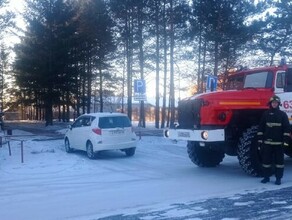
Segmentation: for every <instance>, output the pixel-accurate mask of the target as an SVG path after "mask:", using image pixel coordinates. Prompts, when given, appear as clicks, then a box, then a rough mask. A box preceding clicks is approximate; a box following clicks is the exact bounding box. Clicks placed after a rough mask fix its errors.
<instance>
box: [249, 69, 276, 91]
mask: <svg viewBox="0 0 292 220" xmlns="http://www.w3.org/2000/svg"><path fill="white" fill-rule="evenodd" d="M272 83H273V74H272V73H271V72H257V73H252V74H248V75H246V76H245V80H244V86H243V88H271V87H272Z"/></svg>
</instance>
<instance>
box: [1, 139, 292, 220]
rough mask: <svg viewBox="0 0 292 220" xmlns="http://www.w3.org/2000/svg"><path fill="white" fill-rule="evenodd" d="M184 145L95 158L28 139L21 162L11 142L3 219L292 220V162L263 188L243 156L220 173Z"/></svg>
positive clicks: (145, 142)
mask: <svg viewBox="0 0 292 220" xmlns="http://www.w3.org/2000/svg"><path fill="white" fill-rule="evenodd" d="M34 139H35V138H34ZM40 139H42V137H38V138H37V139H36V140H40ZM185 144H186V143H185V142H178V143H173V142H171V141H170V140H166V139H164V138H161V137H142V139H141V140H140V141H139V144H138V149H137V151H136V154H135V156H134V157H126V156H125V155H124V153H122V152H119V151H109V152H103V153H101V154H100V155H99V157H98V158H97V159H96V160H89V159H88V158H87V157H86V155H85V154H84V153H82V152H75V153H73V154H67V153H66V152H64V149H63V147H64V146H63V141H62V140H51V141H33V140H31V139H30V138H29V137H27V140H26V141H25V142H24V163H21V161H20V144H19V142H18V141H13V142H11V148H12V156H9V155H8V149H7V145H4V147H3V148H0V181H1V184H0V213H1V219H4V220H22V219H23V220H27V219H31V220H38V219H42V220H46V219H54V220H55V219H78V220H83V219H84V220H89V219H98V218H104V219H145V220H148V219H194V218H197V219H224V218H232V219H252V216H253V214H257V217H259V216H263V217H264V216H266V217H267V215H269V216H270V215H271V216H273V215H274V214H275V213H276V214H277V213H278V215H277V216H278V219H281V218H280V217H281V216H282V217H283V216H286V219H287V215H288V214H289V212H290V210H292V209H291V208H292V204H291V198H290V196H289V195H290V193H288V192H291V189H292V160H291V159H290V158H287V159H286V161H285V162H286V172H285V177H284V179H283V185H281V186H276V185H274V184H273V182H271V183H269V184H265V185H263V184H261V183H259V181H260V179H258V178H254V177H250V176H247V175H246V174H244V173H243V171H241V168H240V167H239V164H238V161H237V159H236V157H226V158H225V159H224V161H223V163H222V164H221V165H220V166H219V167H217V168H198V167H196V166H195V165H193V164H192V163H191V161H190V160H189V158H188V156H187V153H186V148H185ZM272 180H273V179H272ZM273 181H274V180H273ZM280 206H281V208H279V207H280ZM236 210H237V211H236ZM243 210H249V212H246V211H243ZM252 210H254V212H253V211H252ZM284 211H285V212H284ZM252 213H253V214H252ZM240 216H242V218H241V217H240ZM288 216H289V215H288ZM257 219H260V218H257ZM262 219H264V218H262ZM274 219H275V218H274ZM283 219H284V217H283Z"/></svg>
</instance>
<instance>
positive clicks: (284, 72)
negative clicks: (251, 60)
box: [164, 65, 292, 176]
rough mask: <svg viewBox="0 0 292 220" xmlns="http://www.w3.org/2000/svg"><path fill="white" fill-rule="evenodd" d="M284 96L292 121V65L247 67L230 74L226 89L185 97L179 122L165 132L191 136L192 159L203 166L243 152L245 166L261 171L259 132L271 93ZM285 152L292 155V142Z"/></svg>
mask: <svg viewBox="0 0 292 220" xmlns="http://www.w3.org/2000/svg"><path fill="white" fill-rule="evenodd" d="M273 94H277V95H278V96H279V97H280V98H281V102H282V105H281V107H280V108H281V110H283V111H285V112H286V113H287V115H288V118H289V121H290V124H292V67H291V66H288V65H283V66H269V67H263V68H255V69H243V70H240V71H237V72H236V73H234V74H232V75H230V76H229V77H228V79H227V88H226V89H224V90H223V91H215V92H207V93H202V94H197V95H194V96H192V97H189V98H186V99H184V100H182V101H180V102H179V105H178V124H177V125H176V127H175V128H171V129H166V130H165V131H164V136H165V137H167V138H170V139H175V140H186V141H187V152H188V155H189V158H190V159H191V161H192V162H193V163H194V164H196V165H197V166H200V167H214V166H217V165H219V164H220V163H221V162H222V161H223V158H224V156H225V155H231V156H237V157H238V160H239V164H240V165H241V167H242V169H243V170H244V171H245V172H246V173H247V174H250V175H252V176H261V174H262V171H261V160H260V155H259V152H258V148H257V140H256V133H257V128H258V124H259V120H260V118H261V116H262V114H263V112H264V111H265V110H267V109H268V105H267V103H268V101H269V98H270V97H271V96H272V95H273ZM285 153H286V155H288V156H291V157H292V141H291V143H290V147H289V148H287V149H285Z"/></svg>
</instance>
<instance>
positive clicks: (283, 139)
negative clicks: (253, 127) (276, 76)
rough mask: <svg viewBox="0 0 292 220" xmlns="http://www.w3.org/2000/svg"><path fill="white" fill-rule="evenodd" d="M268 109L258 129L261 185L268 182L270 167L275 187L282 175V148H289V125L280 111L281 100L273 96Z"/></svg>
mask: <svg viewBox="0 0 292 220" xmlns="http://www.w3.org/2000/svg"><path fill="white" fill-rule="evenodd" d="M268 105H269V107H270V109H269V110H267V111H266V112H264V114H263V116H262V118H261V121H260V124H259V129H258V133H257V136H258V144H259V148H260V152H261V156H262V167H263V176H264V178H263V179H262V180H261V182H262V183H267V182H269V181H270V176H271V174H272V167H273V165H274V168H275V176H276V182H275V184H276V185H281V179H282V177H283V173H284V147H288V146H289V139H290V124H289V119H288V116H287V115H286V113H285V112H283V111H281V110H280V108H279V106H280V105H281V100H280V98H279V97H278V96H276V95H274V96H272V97H271V98H270V101H269V103H268Z"/></svg>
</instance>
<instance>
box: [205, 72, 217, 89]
mask: <svg viewBox="0 0 292 220" xmlns="http://www.w3.org/2000/svg"><path fill="white" fill-rule="evenodd" d="M216 89H217V77H216V76H211V75H208V77H207V85H206V91H207V92H212V91H216Z"/></svg>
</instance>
